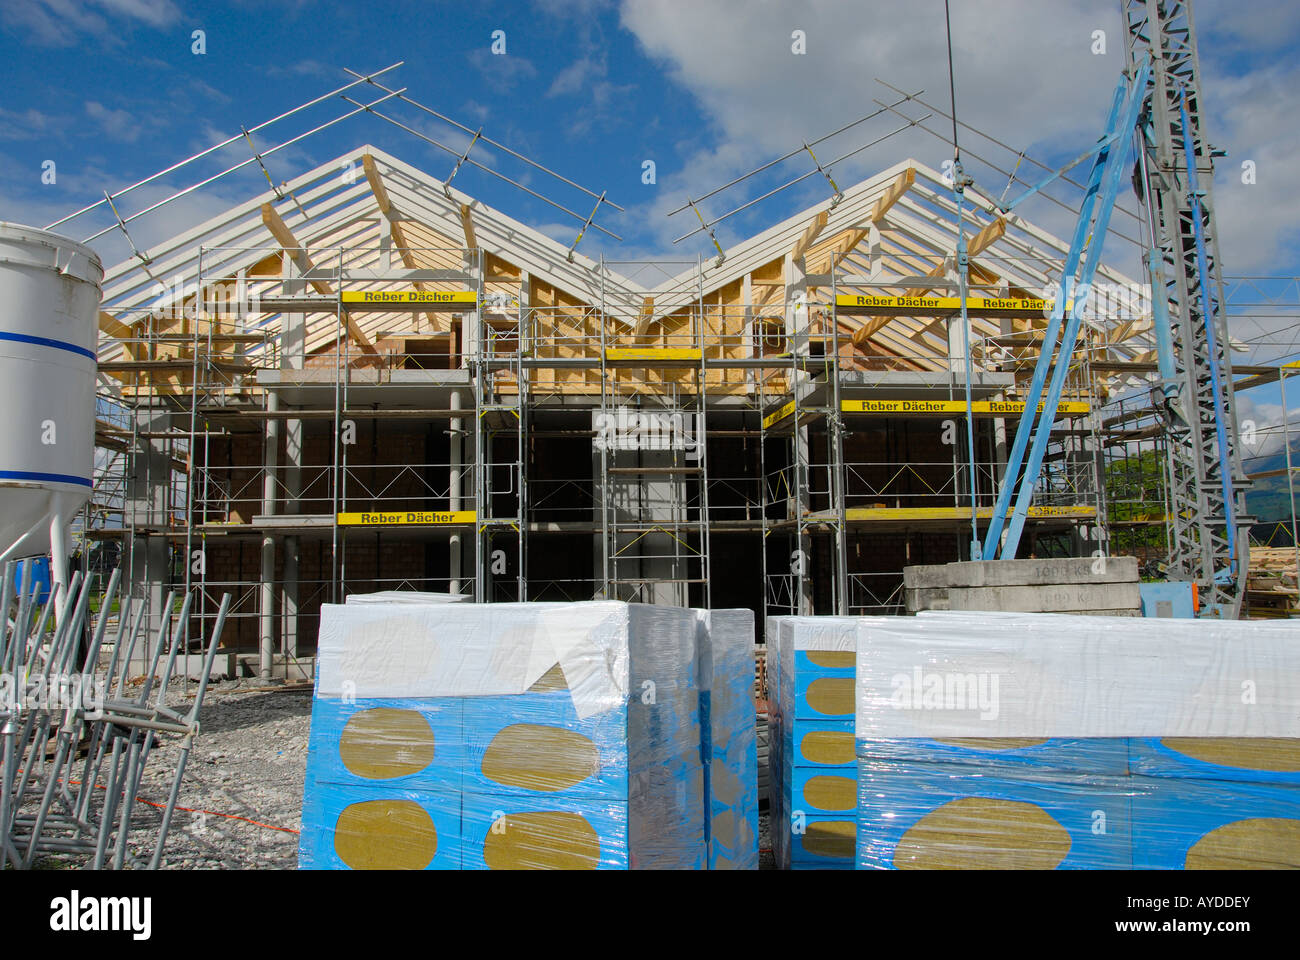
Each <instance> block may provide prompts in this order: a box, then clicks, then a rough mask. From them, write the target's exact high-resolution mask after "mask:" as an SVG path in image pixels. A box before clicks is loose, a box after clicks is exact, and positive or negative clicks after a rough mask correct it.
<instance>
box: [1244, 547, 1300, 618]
mask: <svg viewBox="0 0 1300 960" xmlns="http://www.w3.org/2000/svg"><path fill="white" fill-rule="evenodd" d="M1246 609H1247V611H1248V614H1249V616H1250V618H1251V619H1252V620H1275V619H1281V618H1286V617H1297V616H1300V588H1297V579H1296V553H1295V548H1294V547H1251V548H1250V570H1249V571H1248V573H1247V574H1246Z"/></svg>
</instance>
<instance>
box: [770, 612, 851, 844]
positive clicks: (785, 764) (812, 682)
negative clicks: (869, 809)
mask: <svg viewBox="0 0 1300 960" xmlns="http://www.w3.org/2000/svg"><path fill="white" fill-rule="evenodd" d="M856 642H857V621H856V620H855V619H853V618H848V617H771V618H769V619H768V621H767V653H768V656H767V684H768V709H769V713H768V729H769V741H768V783H769V787H768V790H769V799H768V810H769V817H770V823H771V835H772V850H773V854H774V856H775V859H776V863H777V866H778V867H780V868H781V869H851V868H852V866H853V862H854V861H853V858H854V849H855V841H854V834H855V831H856V828H857V818H856V809H855V802H854V800H853V798H854V797H855V796H856V777H857V768H856V764H855V760H854V747H853V715H854V662H855V653H854V651H855V648H856Z"/></svg>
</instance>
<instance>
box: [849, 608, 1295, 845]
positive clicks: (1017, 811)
mask: <svg viewBox="0 0 1300 960" xmlns="http://www.w3.org/2000/svg"><path fill="white" fill-rule="evenodd" d="M1296 639H1297V637H1296V632H1295V630H1294V629H1292V628H1290V627H1289V626H1287V625H1281V624H1273V623H1252V622H1245V621H1219V620H1191V621H1189V620H1159V619H1157V620H1143V621H1135V620H1129V619H1124V618H1103V617H1078V616H1063V615H1053V614H969V613H967V614H955V613H952V612H932V613H928V614H924V615H921V616H917V617H914V618H869V619H867V618H864V619H863V620H862V621H861V622H860V624H859V634H858V658H857V715H856V720H855V736H856V741H857V747H856V751H857V755H858V764H859V769H858V778H859V783H858V788H859V789H858V811H857V813H858V830H857V838H858V846H857V866H858V868H859V869H881V868H904V869H905V868H915V867H933V868H962V869H972V868H980V867H986V868H1062V869H1068V868H1085V869H1090V868H1116V867H1133V868H1163V869H1181V868H1184V867H1186V868H1189V869H1190V868H1196V867H1210V868H1212V867H1215V866H1218V867H1227V866H1231V867H1236V868H1265V867H1270V866H1279V865H1287V866H1292V867H1300V803H1297V801H1298V800H1300V739H1297V737H1298V736H1300V712H1298V711H1297V707H1300V694H1298V693H1297V690H1298V689H1300V686H1298V685H1300V645H1297V643H1296Z"/></svg>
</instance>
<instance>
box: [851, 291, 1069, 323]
mask: <svg viewBox="0 0 1300 960" xmlns="http://www.w3.org/2000/svg"><path fill="white" fill-rule="evenodd" d="M1051 306H1052V301H1050V300H1038V299H1035V298H1030V299H1025V300H1022V299H1018V298H1001V297H967V298H966V312H967V313H968V314H970V315H971V316H973V317H1030V316H1043V315H1044V311H1046V310H1047V309H1049V308H1050V307H1051ZM835 309H836V310H838V311H840V312H842V313H862V314H875V315H879V316H904V317H908V316H930V315H936V316H946V315H947V314H950V313H957V312H959V311H960V310H961V297H884V296H879V297H878V296H875V295H874V294H869V293H841V294H837V295H836V297H835Z"/></svg>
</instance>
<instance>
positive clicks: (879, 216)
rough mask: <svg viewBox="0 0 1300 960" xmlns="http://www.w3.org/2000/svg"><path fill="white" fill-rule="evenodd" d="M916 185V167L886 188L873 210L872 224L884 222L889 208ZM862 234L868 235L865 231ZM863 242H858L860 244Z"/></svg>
mask: <svg viewBox="0 0 1300 960" xmlns="http://www.w3.org/2000/svg"><path fill="white" fill-rule="evenodd" d="M914 183H916V168H915V167H908V168H907V169H906V170H904V171H903V172H902V173H900V174H899V175H898V176H897V177H895V178H894V182H893V183H891V184H890V185H889V186H888V187H887V188H885V192H884V193H882V194H881V195H880V199H879V200H877V201H876V205H875V206H874V207H873V208H872V209H871V222H872V223H880V222H881V221H882V220H884V219H885V214H887V213H888V212H889V208H890V207H892V206H893V205H894V204H896V203H897V202H898V201H899V200H901V199H902V198H903V194H905V193H907V191H908V190H910V189H912V184H914ZM862 232H863V233H866V231H865V230H864V231H862ZM861 242H862V241H861V240H859V241H858V243H861ZM853 246H855V247H856V246H857V244H856V243H855V244H854V245H853Z"/></svg>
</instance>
